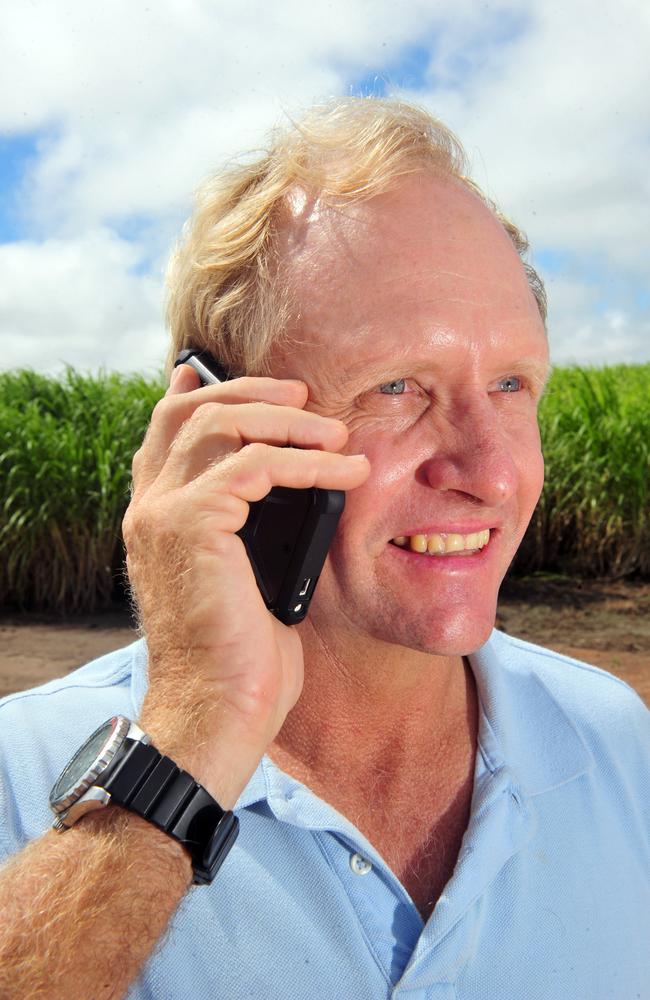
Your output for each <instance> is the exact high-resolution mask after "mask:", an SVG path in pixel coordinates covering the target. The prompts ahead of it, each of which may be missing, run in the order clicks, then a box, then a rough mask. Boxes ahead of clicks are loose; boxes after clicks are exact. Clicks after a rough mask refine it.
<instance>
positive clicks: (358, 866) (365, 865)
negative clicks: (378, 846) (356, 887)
mask: <svg viewBox="0 0 650 1000" xmlns="http://www.w3.org/2000/svg"><path fill="white" fill-rule="evenodd" d="M350 868H351V869H352V871H353V872H354V874H355V875H367V874H368V872H370V871H372V865H371V864H370V862H369V861H368V860H367V858H364V857H362V856H361V855H360V854H353V855H352V857H351V858H350Z"/></svg>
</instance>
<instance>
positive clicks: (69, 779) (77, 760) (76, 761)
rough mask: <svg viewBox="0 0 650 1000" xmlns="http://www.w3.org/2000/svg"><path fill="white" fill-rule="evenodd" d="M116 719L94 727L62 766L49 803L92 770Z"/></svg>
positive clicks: (63, 795) (58, 797) (63, 794)
mask: <svg viewBox="0 0 650 1000" xmlns="http://www.w3.org/2000/svg"><path fill="white" fill-rule="evenodd" d="M116 723H117V719H116V718H114V719H109V720H108V722H104V723H102V725H101V726H100V727H99V729H96V730H95V732H94V733H93V734H92V736H91V737H90V738H89V739H87V740H86V742H85V743H84V745H83V746H82V747H79V749H78V750H77V752H76V754H75V755H74V757H73V758H72V760H71V761H70V763H69V764H68V765H67V766H66V767H65V768H64V770H63V771H62V772H61V774H60V775H59V777H58V778H57V781H56V784H55V785H54V788H53V789H52V791H51V792H50V805H51V806H53V805H54V804H55V803H56V802H58V800H59V799H62V798H64V797H65V795H66V793H67V792H69V791H71V790H72V789H73V788H74V787H75V785H77V784H78V783H79V782H80V780H81V779H82V778H83V776H84V774H86V773H87V772H88V771H90V770H92V767H93V764H94V763H95V762H96V761H97V759H98V758H99V757H101V753H102V749H103V748H104V746H105V745H106V743H107V742H108V740H109V739H110V737H111V735H112V733H113V730H114V729H115V725H116Z"/></svg>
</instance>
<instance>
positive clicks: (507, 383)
mask: <svg viewBox="0 0 650 1000" xmlns="http://www.w3.org/2000/svg"><path fill="white" fill-rule="evenodd" d="M499 385H500V386H502V389H503V392H519V390H520V389H521V379H520V378H519V376H518V375H508V376H507V378H502V379H501V381H500V383H499Z"/></svg>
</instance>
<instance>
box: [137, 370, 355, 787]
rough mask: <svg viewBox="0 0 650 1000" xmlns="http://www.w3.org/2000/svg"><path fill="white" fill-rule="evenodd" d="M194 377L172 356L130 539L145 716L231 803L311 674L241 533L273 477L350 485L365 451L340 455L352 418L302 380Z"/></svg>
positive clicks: (164, 744) (173, 752)
mask: <svg viewBox="0 0 650 1000" xmlns="http://www.w3.org/2000/svg"><path fill="white" fill-rule="evenodd" d="M199 386H200V383H199V379H198V376H197V375H196V373H195V372H194V371H193V370H192V369H191V368H189V367H188V366H181V367H179V368H177V369H175V372H174V377H173V378H172V384H171V386H170V388H169V390H168V391H167V394H166V395H165V397H164V398H163V399H162V400H161V401H160V403H158V405H157V406H156V408H155V410H154V414H153V418H152V421H151V425H150V427H149V430H148V432H147V435H146V438H145V441H144V443H143V445H142V448H141V449H140V450H139V451H138V452H137V454H136V455H135V458H134V461H133V498H132V501H131V504H130V506H129V509H128V511H127V513H126V517H125V519H124V538H125V542H126V547H127V567H128V573H129V579H130V581H131V585H132V588H133V591H134V594H135V598H136V601H137V604H138V609H139V613H140V618H141V625H142V628H143V631H144V634H145V636H146V639H147V645H148V650H149V690H148V693H147V696H146V699H145V703H144V706H143V711H142V715H141V717H140V724H141V725H142V726H143V728H145V729H146V730H147V731H148V732H150V733H151V735H152V737H153V742H154V743H155V744H156V746H158V748H159V749H160V750H162V751H164V752H166V753H168V754H169V755H170V756H172V757H174V758H175V759H176V760H177V763H178V764H179V765H180V766H182V767H185V768H187V770H189V771H190V772H191V773H192V774H193V775H194V777H196V779H197V780H198V781H201V782H202V783H203V784H205V785H206V787H207V788H208V790H210V791H212V793H213V794H214V795H215V797H217V798H218V799H219V801H220V802H221V804H222V805H224V806H226V807H229V806H232V805H233V804H234V802H235V801H236V799H237V797H238V795H239V793H240V792H241V790H242V789H243V787H244V785H245V784H246V782H247V781H248V779H249V777H250V775H251V774H252V772H253V770H254V769H255V767H256V766H257V764H258V762H259V760H260V758H261V757H262V755H263V753H264V751H265V750H266V747H267V746H268V745H269V743H271V742H272V740H273V739H274V738H275V736H276V734H277V733H278V731H279V730H280V728H281V727H282V724H283V722H284V720H285V718H286V715H287V713H288V712H289V711H290V709H291V708H292V707H293V705H294V704H295V703H296V701H297V700H298V697H299V695H300V692H301V689H302V682H303V658H302V647H301V643H300V639H299V636H298V633H297V631H296V630H295V629H293V628H291V627H289V626H286V625H284V624H282V623H281V622H279V621H278V620H277V619H276V618H275V617H274V616H273V615H272V614H271V613H270V612H269V611H268V610H267V608H266V606H265V604H264V601H263V600H262V596H261V594H260V592H259V589H258V587H257V583H256V581H255V576H254V574H253V570H252V568H251V565H250V562H249V560H248V556H247V554H246V550H245V548H244V544H243V542H242V541H241V539H240V538H239V537H238V535H237V534H236V532H237V531H239V529H240V528H242V527H243V525H244V523H245V521H246V518H247V516H248V510H249V504H250V503H251V502H253V501H255V500H260V499H262V497H264V496H266V494H267V493H268V492H269V490H270V489H271V488H272V487H273V486H288V487H294V488H296V489H304V488H308V487H311V486H316V487H321V488H324V489H340V490H349V489H353V488H354V487H356V486H359V485H361V483H363V482H364V481H365V479H366V478H367V476H368V473H369V464H368V462H367V460H365V459H364V458H358V457H350V456H346V455H342V454H338V452H339V451H340V450H341V449H342V448H343V447H344V446H345V444H346V442H347V439H348V431H347V428H346V426H345V424H343V423H342V422H341V421H339V420H333V419H330V418H328V417H323V416H320V415H319V414H316V413H313V412H310V411H309V410H306V409H305V405H306V403H307V386H306V385H305V383H304V382H297V381H290V380H278V379H270V378H240V379H235V380H233V381H230V382H224V383H222V384H220V385H213V386H205V387H199ZM287 445H289V447H285V446H287Z"/></svg>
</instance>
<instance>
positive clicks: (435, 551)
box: [393, 528, 490, 556]
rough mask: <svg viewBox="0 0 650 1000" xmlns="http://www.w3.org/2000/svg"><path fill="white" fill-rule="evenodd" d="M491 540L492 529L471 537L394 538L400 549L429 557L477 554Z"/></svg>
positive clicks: (430, 536) (452, 535)
mask: <svg viewBox="0 0 650 1000" xmlns="http://www.w3.org/2000/svg"><path fill="white" fill-rule="evenodd" d="M489 540H490V529H489V528H486V529H485V530H484V531H477V532H475V533H474V534H471V535H454V534H441V535H438V534H435V535H411V536H410V537H409V536H407V535H398V536H397V538H393V542H394V544H395V545H399V546H400V548H410V550H411V552H422V553H424V552H427V553H428V554H429V555H432V556H434V555H436V556H438V555H445V554H446V553H448V552H476V551H477V550H478V549H482V548H484V546H486V545H487V543H488V542H489Z"/></svg>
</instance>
